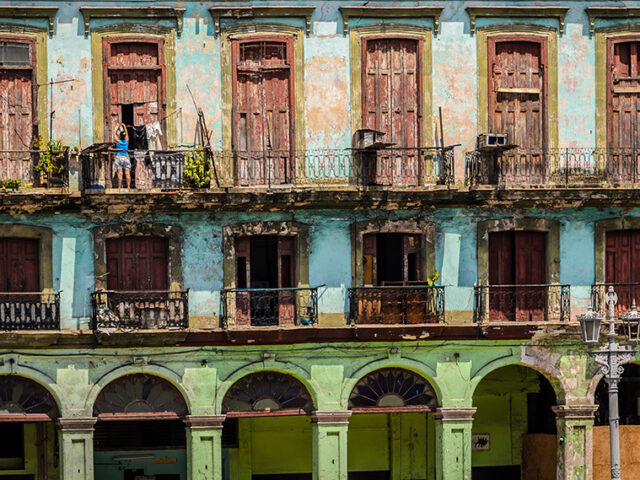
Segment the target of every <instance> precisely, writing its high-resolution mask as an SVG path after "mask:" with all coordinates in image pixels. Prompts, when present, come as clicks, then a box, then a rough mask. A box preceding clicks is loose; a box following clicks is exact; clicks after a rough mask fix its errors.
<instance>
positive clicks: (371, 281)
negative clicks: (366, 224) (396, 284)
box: [362, 233, 378, 286]
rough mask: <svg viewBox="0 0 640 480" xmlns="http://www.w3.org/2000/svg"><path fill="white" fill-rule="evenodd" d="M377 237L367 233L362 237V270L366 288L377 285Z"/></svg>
mask: <svg viewBox="0 0 640 480" xmlns="http://www.w3.org/2000/svg"><path fill="white" fill-rule="evenodd" d="M377 240H378V238H377V235H376V234H375V233H367V234H365V235H363V236H362V268H363V284H364V286H373V285H377V258H376V255H377V254H376V246H377Z"/></svg>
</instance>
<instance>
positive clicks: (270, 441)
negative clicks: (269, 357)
mask: <svg viewBox="0 0 640 480" xmlns="http://www.w3.org/2000/svg"><path fill="white" fill-rule="evenodd" d="M312 411H313V401H312V399H311V395H310V394H309V392H308V390H307V389H306V387H305V386H304V385H303V384H302V383H301V382H299V381H298V380H296V379H295V378H294V377H292V376H291V375H286V374H284V373H279V372H272V371H263V372H256V373H253V374H250V375H247V376H245V377H242V378H241V379H240V380H238V381H237V382H235V383H234V384H233V385H232V386H231V388H230V389H229V390H228V391H227V393H226V395H225V397H224V400H223V402H222V413H224V414H225V415H226V416H227V419H226V420H225V425H224V428H223V433H222V436H223V441H222V447H223V449H222V455H223V472H224V475H223V478H244V479H247V478H251V479H252V480H275V479H278V480H311V477H312V471H313V464H312V461H313V459H312V453H313V452H312V437H311V421H310V419H309V414H310V413H311V412H312Z"/></svg>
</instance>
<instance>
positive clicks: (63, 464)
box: [57, 417, 97, 480]
mask: <svg viewBox="0 0 640 480" xmlns="http://www.w3.org/2000/svg"><path fill="white" fill-rule="evenodd" d="M96 420H97V418H95V417H68V418H59V419H58V421H57V424H58V434H59V440H60V441H59V444H60V477H61V478H63V479H64V480H93V426H94V425H95V423H96Z"/></svg>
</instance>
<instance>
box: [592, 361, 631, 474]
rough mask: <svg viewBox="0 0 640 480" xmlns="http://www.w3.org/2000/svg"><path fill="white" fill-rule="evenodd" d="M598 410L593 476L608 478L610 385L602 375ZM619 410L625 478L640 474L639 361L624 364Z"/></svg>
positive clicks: (598, 395)
mask: <svg viewBox="0 0 640 480" xmlns="http://www.w3.org/2000/svg"><path fill="white" fill-rule="evenodd" d="M595 404H596V405H598V410H597V411H596V414H595V421H594V425H595V426H594V428H593V480H606V479H608V478H609V476H610V468H611V463H610V456H609V388H608V385H607V382H606V380H605V379H604V378H603V379H602V380H600V383H598V387H597V388H596V394H595ZM618 410H619V413H620V447H621V448H620V456H621V458H620V460H621V467H622V468H621V470H622V478H638V477H640V458H638V456H637V455H636V454H635V453H634V450H635V448H625V446H628V445H634V446H635V445H638V442H640V365H638V364H637V363H630V364H627V365H625V366H624V372H623V373H622V379H621V380H620V383H619V384H618Z"/></svg>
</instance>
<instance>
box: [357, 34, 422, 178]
mask: <svg viewBox="0 0 640 480" xmlns="http://www.w3.org/2000/svg"><path fill="white" fill-rule="evenodd" d="M362 48H363V56H362V58H363V59H364V65H363V68H362V97H363V102H362V109H363V111H362V116H363V119H362V126H363V128H369V129H372V130H378V131H381V132H385V134H386V135H385V136H384V141H385V142H388V143H393V144H395V147H397V148H399V149H404V150H395V151H394V150H382V151H379V152H378V153H377V157H376V158H375V159H371V160H373V161H375V163H376V165H375V169H374V172H375V173H374V177H375V178H374V179H373V180H374V182H375V183H377V184H380V185H419V184H420V178H421V175H422V169H421V162H420V158H422V156H421V155H420V153H421V152H420V151H419V150H418V149H417V147H421V146H422V109H421V102H422V101H421V96H422V83H421V80H422V77H421V74H420V71H421V65H420V51H421V48H422V45H421V43H420V41H419V40H415V39H406V38H374V39H368V40H366V41H365V42H364V43H363V46H362ZM367 161H369V160H367Z"/></svg>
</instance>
